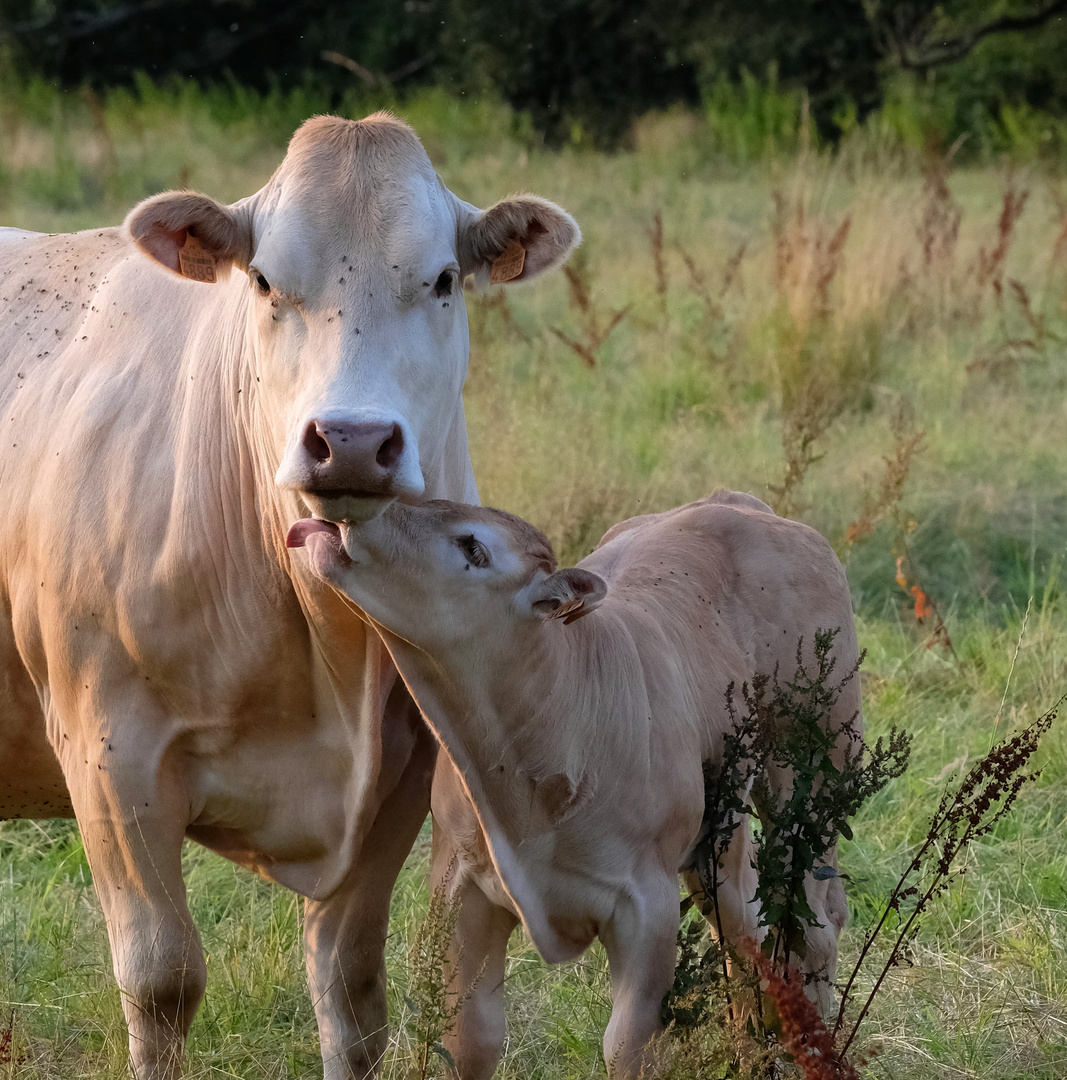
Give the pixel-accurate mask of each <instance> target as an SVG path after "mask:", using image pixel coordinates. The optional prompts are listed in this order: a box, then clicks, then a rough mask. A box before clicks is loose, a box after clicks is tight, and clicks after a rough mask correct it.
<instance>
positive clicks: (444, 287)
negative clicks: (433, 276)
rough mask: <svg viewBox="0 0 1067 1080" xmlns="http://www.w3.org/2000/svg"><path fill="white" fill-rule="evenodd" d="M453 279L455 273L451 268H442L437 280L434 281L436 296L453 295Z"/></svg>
mask: <svg viewBox="0 0 1067 1080" xmlns="http://www.w3.org/2000/svg"><path fill="white" fill-rule="evenodd" d="M453 279H454V275H453V273H452V271H451V270H442V271H441V273H440V275H439V276H438V278H437V281H436V282H435V283H434V287H433V294H434V296H451V295H452V281H453Z"/></svg>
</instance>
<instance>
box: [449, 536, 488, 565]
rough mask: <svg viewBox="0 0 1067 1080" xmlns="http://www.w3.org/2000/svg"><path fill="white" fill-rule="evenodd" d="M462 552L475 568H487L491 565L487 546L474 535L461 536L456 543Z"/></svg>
mask: <svg viewBox="0 0 1067 1080" xmlns="http://www.w3.org/2000/svg"><path fill="white" fill-rule="evenodd" d="M456 544H457V545H458V547H459V549H460V551H462V552H463V555H464V558H466V559H467V560H468V561H469V562H471V563H473V564H474V565H475V566H479V567H483V568H484V567H486V566H488V565H489V552H488V550H487V549H486V547H485V545H484V544H483V543H482V542H481V541H480V540H478V539H476V538H475V537H474V536H473V534H472V535H470V536H461V537H459V539H458V540H457V541H456Z"/></svg>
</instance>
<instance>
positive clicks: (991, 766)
mask: <svg viewBox="0 0 1067 1080" xmlns="http://www.w3.org/2000/svg"><path fill="white" fill-rule="evenodd" d="M1065 697H1067V695H1065V696H1064V697H1061V698H1060V699H1059V701H1057V702H1056V704H1055V705H1053V706H1052V708H1051V709H1049V710H1048V711H1047V712H1045V713H1044V714H1043V715H1042V716H1040V717H1038V719H1037V720H1035V721H1034V722H1033V723H1032V724H1030V725H1029V726H1028V727H1026V728H1023V729H1022V730H1021V731H1019V732H1018V733H1017V734H1015V735H1013V736H1012V737H1011V738H1010V739H1005V740H1004V741H1003V742H1001V743H999V744H998V745H997V746H995V747H993V748H992V749H991V750H990V751H989V753H987V754H986V755H985V756H984V757H983V758H981V759H980V760H979V761H977V762H976V763H975V764H974V765H972V766H971V768H970V769H969V770H968V772H967V774H966V775H965V776H964V778H963V780H962V781H961V782H960V784H959V786H958V787H957V788H956V790H955V792H953V791H952V790H951V789H950V790H946V791H945V793H944V795H942V796H941V801H940V803H939V804H938V808H937V810H936V811H935V813H934V815H933V817H932V818H931V819H930V825H929V827H928V829H927V832H926V838H925V840H924V841H923V843H922V845H921V846H920V847H919V849H918V851H917V852H916V853H915V855H914V856H913V858H912V860H911V862H910V863H909V864H908V866H907V868H906V869H905V871H904V873H903V874H902V875H901V877H900V880H899V881H898V882H897V884H896V885H895V886H894V888H893V890H892V892H891V893H890V895H889V899H888V900H887V901H886V905H885V908H884V910H883V911H882V914H881V916H880V918H879V919H878V920H877V921H876V922H875V923H874V924H873V925H872V926H870V927H869V928H868V930H867V933H866V935H865V937H864V943H863V948H862V949H861V950H860V955H859V958H858V959H857V960H856V964H855V966H854V967H853V969H852V974H851V975H850V976H849V978H848V981H847V982H846V983H845V986H844V989H843V990H842V992H841V1006H840V1009H839V1010H838V1014H837V1022H836V1024H835V1025H834V1035H835V1036H836V1035H838V1034H840V1033H842V1031H843V1028H844V1026H845V1022H846V1021H845V1017H846V1013H847V1011H848V1009H849V1006H850V1004H851V1002H852V991H853V987H854V986H855V983H856V977H857V975H858V974H859V972H860V970H861V969H862V967H863V965H864V963H865V961H866V959H867V957H868V955H869V953H870V950H871V948H872V946H873V945H874V942H875V941H876V940H877V939H878V937H879V935H880V934H881V933H882V931H883V929H884V928H885V926H886V924H887V923H888V922H889V921H890V915H891V914H893V916H894V920H893V921H894V922H895V925H896V927H897V930H896V933H895V936H894V938H893V944H892V946H891V948H890V950H889V955H888V957H887V958H886V960H885V962H884V963H883V964H882V968H881V970H880V971H879V973H878V976H877V977H876V979H875V981H874V984H873V986H872V988H871V990H870V991H869V993H868V994H867V998H866V1000H865V1001H864V1003H863V1006H862V1008H861V1009H860V1011H859V1013H858V1015H857V1017H856V1019H855V1020H854V1021H853V1023H852V1025H851V1030H850V1031H849V1034H848V1037H847V1038H846V1039H845V1041H844V1043H843V1045H842V1046H841V1051H840V1052H841V1054H842V1055H844V1054H847V1053H848V1050H849V1047H850V1046H851V1045H852V1044H853V1042H854V1041H855V1039H856V1035H857V1034H858V1032H859V1029H860V1026H861V1025H862V1024H863V1021H864V1019H865V1018H866V1016H867V1014H868V1012H869V1011H870V1008H871V1005H872V1004H873V1002H874V1000H875V998H876V997H877V996H878V993H879V991H880V990H881V987H882V984H883V982H884V981H885V978H886V976H887V975H888V974H889V971H890V969H891V968H893V967H896V966H897V965H899V964H901V963H902V962H903V961H904V957H905V955H906V952H907V950H908V948H909V946H910V945H911V943H912V941H913V940H914V937H915V935H916V933H917V932H918V930H919V926H920V920H921V917H922V915H923V913H924V912H925V911H926V909H927V908H928V907H929V905H930V903H931V902H932V901H933V900H935V899H936V898H937V897H939V896H940V895H941V894H942V893H944V892H945V890H946V889H948V887H949V886H950V885H951V883H952V881H953V880H954V879H955V877H956V876H957V874H959V873H962V872H963V871H962V870H958V871H956V870H955V866H956V863H957V861H958V859H959V857H960V855H961V854H963V853H964V852H965V851H966V850H967V848H968V847H969V846H970V845H971V844H972V843H973V842H974V841H976V840H980V839H981V838H982V837H984V836H988V835H989V834H990V833H991V832H992V831H993V829H994V828H996V826H997V824H998V823H999V822H1000V821H1002V820H1003V819H1004V817H1005V816H1006V815H1007V814H1008V812H1009V811H1010V810H1011V808H1012V806H1013V805H1014V804H1015V801H1016V799H1017V798H1018V797H1019V793H1020V791H1021V790H1022V789H1023V787H1024V786H1025V785H1026V784H1029V783H1032V782H1033V781H1034V780H1036V779H1037V777H1038V775H1039V774H1040V770H1033V771H1028V770H1029V769H1030V761H1031V759H1032V758H1033V756H1034V754H1035V753H1036V752H1037V749H1038V746H1039V745H1040V743H1041V739H1042V738H1043V736H1044V735H1045V734H1046V733H1047V732H1048V730H1049V729H1050V728H1051V727H1052V724H1053V722H1054V721H1055V719H1056V716H1057V712H1058V710H1059V708H1060V707H1061V706H1062V704H1063V702H1064V700H1065ZM909 909H910V910H909Z"/></svg>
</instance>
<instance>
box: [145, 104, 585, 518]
mask: <svg viewBox="0 0 1067 1080" xmlns="http://www.w3.org/2000/svg"><path fill="white" fill-rule="evenodd" d="M126 229H127V231H128V233H129V235H130V236H131V237H132V239H133V240H134V241H135V242H136V243H137V245H138V246H139V247H140V249H141V250H142V251H143V252H145V253H146V254H147V255H149V256H150V257H151V258H152V259H154V260H155V261H156V262H158V263H160V264H162V265H163V266H165V267H167V268H168V269H169V270H171V271H173V272H174V273H176V274H180V275H182V276H184V277H187V278H191V279H193V280H196V281H200V282H203V283H204V286H205V287H214V288H229V289H240V290H241V293H242V300H241V302H240V304H239V310H241V311H242V312H243V313H244V316H245V326H244V327H243V328H242V329H243V333H244V347H245V349H246V356H247V360H248V364H249V366H250V369H251V370H250V374H251V375H253V376H254V378H255V382H254V383H253V389H254V391H255V397H256V410H257V411H256V423H257V425H258V426H259V429H260V430H257V432H256V437H257V439H259V440H264V441H265V443H266V446H267V448H268V451H269V453H270V454H272V455H273V465H272V467H275V468H276V473H275V479H276V481H277V483H278V484H280V485H281V486H283V487H285V488H289V489H292V490H294V491H296V492H297V493H298V494H299V495H300V496H301V497H302V498H303V501H304V503H305V504H306V505H307V507H308V509H309V510H310V512H311V513H312V514H314V515H315V516H316V517H322V518H328V519H331V520H334V521H363V520H367V519H368V518H371V517H373V516H375V515H376V514H378V513H380V512H381V510H382V509H383V508H384V507H385V506H386V505H388V504H389V502H391V501H392V500H393V499H394V498H396V497H398V496H406V497H409V498H411V497H417V496H420V495H422V494H423V493H426V494H428V495H441V494H450V495H454V496H455V495H460V494H470V495H473V491H470V492H466V491H462V490H455V489H457V488H464V487H467V486H469V477H470V460H469V457H468V455H467V445H466V436H465V428H464V423H463V413H462V403H461V391H462V388H463V382H464V379H465V377H466V370H467V360H468V354H469V338H468V331H467V318H466V309H465V307H464V302H463V282H464V280H465V278H466V277H467V276H468V275H472V274H473V275H474V276H475V277H476V278H479V279H482V280H489V279H492V280H494V281H501V282H503V281H508V282H511V281H516V282H517V281H526V280H529V279H530V278H532V277H534V276H536V275H537V274H539V273H541V272H543V271H545V270H549V269H552V268H554V267H556V266H558V265H560V264H561V263H562V262H563V261H564V260H565V259H566V258H567V256H568V254H569V253H570V251H571V250H572V249H573V247H574V246H575V245H576V244H577V243H578V241H579V240H580V233H579V231H578V227H577V225H576V224H575V223H574V221H573V219H572V218H571V217H570V216H569V215H568V214H566V213H565V212H564V211H563V210H561V209H560V208H559V207H557V206H555V205H553V204H552V203H549V202H547V201H545V200H544V199H540V198H537V197H536V196H532V195H525V196H516V197H513V198H510V199H505V200H503V201H502V202H499V203H497V204H496V205H495V206H492V207H490V208H489V209H488V210H485V211H482V210H478V209H477V208H476V207H474V206H471V205H470V204H469V203H465V202H463V201H462V200H460V199H458V198H457V197H456V196H455V195H453V194H452V193H451V192H450V191H449V190H448V189H447V188H445V187H444V185H443V184H442V183H441V181H440V179H439V178H438V176H437V174H436V173H435V172H434V169H433V166H432V165H431V164H430V160H429V158H428V157H427V156H426V153H425V151H424V150H423V148H422V145H421V144H420V143H419V140H418V139H417V138H416V136H415V133H414V132H413V131H412V130H411V129H410V128H409V127H408V126H407V125H406V124H404V123H402V122H401V121H399V120H397V119H395V118H394V117H391V116H388V115H386V114H376V115H374V116H370V117H368V118H367V119H365V120H361V121H350V120H342V119H338V118H337V117H316V118H314V119H312V120H309V121H307V123H305V124H304V125H303V126H302V127H301V128H300V129H299V130H298V131H297V132H296V134H295V135H294V136H293V139H292V141H291V143H290V145H289V150H288V152H287V154H286V157H285V160H284V161H283V162H282V164H281V166H280V167H279V169H278V171H277V172H276V173H275V174H274V176H273V177H272V178H271V179H270V180H269V181H268V183H267V185H266V186H265V187H264V188H263V189H262V190H260V191H259V192H257V193H256V194H255V195H252V196H251V197H250V198H247V199H243V200H241V201H240V202H237V203H234V204H232V205H230V206H223V205H221V204H219V203H217V202H215V201H214V200H212V199H209V198H208V197H206V196H203V195H198V194H194V193H192V192H166V193H164V194H162V195H157V196H154V197H152V198H150V199H147V200H145V201H144V202H143V203H141V204H140V205H139V206H137V207H135V208H134V210H133V211H131V213H130V215H129V216H128V218H127V219H126ZM234 270H236V271H237V272H238V273H237V275H236V276H235V275H234V273H232V271H234ZM222 282H225V284H220V283H222ZM450 489H452V490H450Z"/></svg>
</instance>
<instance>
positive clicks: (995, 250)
mask: <svg viewBox="0 0 1067 1080" xmlns="http://www.w3.org/2000/svg"><path fill="white" fill-rule="evenodd" d="M1029 198H1030V192H1029V191H1017V190H1016V189H1015V186H1014V184H1013V183H1011V182H1010V181H1009V182H1008V186H1007V187H1006V188H1005V190H1004V195H1003V197H1002V199H1001V205H1000V216H999V217H998V218H997V234H996V240H995V242H994V243H993V245H992V247H990V248H989V249H988V250H987V249H986V248H985V247H981V248H979V249H978V257H977V259H976V260H975V280H976V281H977V283H978V287H979V289H984V288H985V287H986V285H992V287H993V293H994V295H995V296H996V298H997V302H998V303H999V302H1000V300H1001V298H1002V296H1003V291H1004V262H1005V260H1006V259H1007V257H1008V251H1009V250H1010V249H1011V243H1012V238H1013V236H1014V234H1015V226H1016V225H1017V224H1018V221H1019V218H1020V217H1021V216H1022V212H1023V210H1024V209H1025V208H1026V202H1027V200H1028V199H1029Z"/></svg>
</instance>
